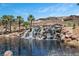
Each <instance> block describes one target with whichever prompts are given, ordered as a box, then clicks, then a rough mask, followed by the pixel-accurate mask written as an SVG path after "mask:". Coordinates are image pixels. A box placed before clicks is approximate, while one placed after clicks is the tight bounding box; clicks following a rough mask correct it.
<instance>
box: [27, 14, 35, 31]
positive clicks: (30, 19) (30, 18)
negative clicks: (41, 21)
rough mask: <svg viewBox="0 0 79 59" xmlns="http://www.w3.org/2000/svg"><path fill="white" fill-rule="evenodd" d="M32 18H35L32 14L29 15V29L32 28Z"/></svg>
mask: <svg viewBox="0 0 79 59" xmlns="http://www.w3.org/2000/svg"><path fill="white" fill-rule="evenodd" d="M33 20H35V18H34V16H33V15H29V17H28V21H29V23H30V24H29V25H30V31H31V30H32V28H31V27H32V21H33Z"/></svg>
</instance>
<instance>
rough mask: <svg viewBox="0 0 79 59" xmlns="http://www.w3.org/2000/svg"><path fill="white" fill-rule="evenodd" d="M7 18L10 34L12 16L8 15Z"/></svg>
mask: <svg viewBox="0 0 79 59" xmlns="http://www.w3.org/2000/svg"><path fill="white" fill-rule="evenodd" d="M7 18H8V22H9V25H10V33H11V32H12V30H11V25H12V22H13V19H14V16H12V15H8V16H7Z"/></svg>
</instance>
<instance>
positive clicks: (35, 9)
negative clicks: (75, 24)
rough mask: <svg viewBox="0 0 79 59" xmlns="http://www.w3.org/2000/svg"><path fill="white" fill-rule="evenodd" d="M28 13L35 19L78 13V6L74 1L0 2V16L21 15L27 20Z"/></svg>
mask: <svg viewBox="0 0 79 59" xmlns="http://www.w3.org/2000/svg"><path fill="white" fill-rule="evenodd" d="M30 14H32V15H33V16H34V17H35V18H36V19H38V18H42V17H43V18H45V17H54V16H69V15H79V6H78V5H77V4H75V3H0V16H2V15H14V16H22V17H23V18H24V20H27V17H28V16H29V15H30Z"/></svg>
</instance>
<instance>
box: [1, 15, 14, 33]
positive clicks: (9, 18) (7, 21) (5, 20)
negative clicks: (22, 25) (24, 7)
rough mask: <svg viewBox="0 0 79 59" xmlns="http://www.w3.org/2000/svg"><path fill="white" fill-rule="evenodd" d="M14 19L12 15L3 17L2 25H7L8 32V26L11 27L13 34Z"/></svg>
mask: <svg viewBox="0 0 79 59" xmlns="http://www.w3.org/2000/svg"><path fill="white" fill-rule="evenodd" d="M13 18H14V16H12V15H3V16H2V23H3V25H5V27H6V31H7V28H8V25H9V26H10V32H11V24H12V20H13Z"/></svg>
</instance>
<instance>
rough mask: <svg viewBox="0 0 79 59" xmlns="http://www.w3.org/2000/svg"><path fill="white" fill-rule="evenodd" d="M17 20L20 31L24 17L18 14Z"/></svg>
mask: <svg viewBox="0 0 79 59" xmlns="http://www.w3.org/2000/svg"><path fill="white" fill-rule="evenodd" d="M17 21H18V25H19V31H20V26H21V23H23V21H24V20H23V18H22V17H21V16H17Z"/></svg>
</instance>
